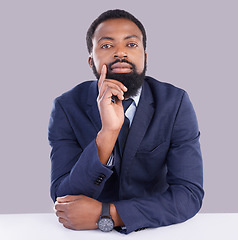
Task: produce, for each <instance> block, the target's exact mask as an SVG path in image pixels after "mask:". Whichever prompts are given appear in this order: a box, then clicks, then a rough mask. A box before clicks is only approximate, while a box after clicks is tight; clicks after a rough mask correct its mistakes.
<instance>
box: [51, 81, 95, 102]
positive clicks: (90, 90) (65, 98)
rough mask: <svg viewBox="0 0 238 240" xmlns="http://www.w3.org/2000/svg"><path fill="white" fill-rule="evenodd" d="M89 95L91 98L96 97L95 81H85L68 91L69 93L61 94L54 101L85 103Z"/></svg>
mask: <svg viewBox="0 0 238 240" xmlns="http://www.w3.org/2000/svg"><path fill="white" fill-rule="evenodd" d="M89 94H90V95H91V97H93V96H92V95H95V96H94V97H96V95H97V81H85V82H82V83H80V84H78V85H77V86H75V87H74V88H72V89H70V90H69V91H67V92H65V93H63V94H62V95H60V96H59V97H57V98H56V99H55V100H56V101H60V102H78V101H84V103H85V101H87V99H88V96H89Z"/></svg>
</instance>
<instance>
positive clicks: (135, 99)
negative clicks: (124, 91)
mask: <svg viewBox="0 0 238 240" xmlns="http://www.w3.org/2000/svg"><path fill="white" fill-rule="evenodd" d="M141 90H142V87H140V88H139V89H138V92H137V94H136V95H135V96H133V97H130V98H131V99H132V100H133V101H134V103H135V105H136V107H137V106H138V103H139V100H140V95H141Z"/></svg>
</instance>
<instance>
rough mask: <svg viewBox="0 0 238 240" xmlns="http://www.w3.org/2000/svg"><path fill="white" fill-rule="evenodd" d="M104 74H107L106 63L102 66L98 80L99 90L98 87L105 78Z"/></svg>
mask: <svg viewBox="0 0 238 240" xmlns="http://www.w3.org/2000/svg"><path fill="white" fill-rule="evenodd" d="M106 75H107V66H106V64H104V65H103V66H102V70H101V75H100V78H99V80H98V89H99V91H100V89H101V87H102V84H103V81H104V80H105V78H106Z"/></svg>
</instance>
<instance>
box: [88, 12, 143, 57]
mask: <svg viewBox="0 0 238 240" xmlns="http://www.w3.org/2000/svg"><path fill="white" fill-rule="evenodd" d="M117 18H125V19H128V20H130V21H132V22H134V23H135V24H136V25H137V27H138V28H139V29H140V30H141V32H142V36H143V45H144V49H146V32H145V28H144V26H143V25H142V23H141V22H140V21H139V20H138V19H137V18H135V17H134V16H133V15H132V14H131V13H129V12H127V11H125V10H120V9H114V10H108V11H106V12H104V13H102V14H101V15H100V16H99V17H98V18H96V19H95V20H94V21H93V23H92V24H91V26H90V27H89V29H88V31H87V35H86V42H87V48H88V52H89V53H91V52H92V48H93V42H92V38H93V35H94V32H95V30H96V28H97V27H98V25H99V24H100V23H102V22H104V21H106V20H109V19H117Z"/></svg>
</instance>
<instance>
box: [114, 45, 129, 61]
mask: <svg viewBox="0 0 238 240" xmlns="http://www.w3.org/2000/svg"><path fill="white" fill-rule="evenodd" d="M113 57H114V58H120V59H123V58H127V52H126V51H125V49H124V48H121V47H118V48H116V50H115V52H114V54H113Z"/></svg>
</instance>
